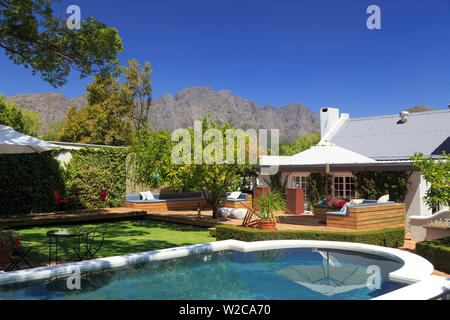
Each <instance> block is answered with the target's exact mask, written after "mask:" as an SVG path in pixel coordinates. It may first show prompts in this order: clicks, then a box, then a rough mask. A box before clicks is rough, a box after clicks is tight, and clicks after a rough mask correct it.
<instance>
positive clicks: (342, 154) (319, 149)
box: [283, 143, 376, 165]
mask: <svg viewBox="0 0 450 320" xmlns="http://www.w3.org/2000/svg"><path fill="white" fill-rule="evenodd" d="M283 162H284V163H283V164H286V165H308V164H326V163H328V164H352V163H374V162H376V161H375V160H373V159H371V158H368V157H366V156H363V155H361V154H359V153H356V152H353V151H350V150H347V149H344V148H341V147H338V146H336V145H334V144H332V143H324V144H321V145H318V146H316V147H312V148H310V149H308V150H306V151H303V152H301V153H299V154H296V155H293V156H292V157H290V158H289V159H285V160H284V161H283Z"/></svg>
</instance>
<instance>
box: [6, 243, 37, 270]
mask: <svg viewBox="0 0 450 320" xmlns="http://www.w3.org/2000/svg"><path fill="white" fill-rule="evenodd" d="M9 241H10V243H11V248H13V254H12V255H11V256H9V257H8V259H9V261H10V262H11V263H10V265H9V266H8V267H7V268H6V269H5V271H6V272H8V271H12V270H14V269H17V270H20V267H19V263H20V262H22V261H23V262H25V263H26V264H27V265H28V266H29V267H30V268H34V266H33V265H32V264H31V259H30V257H29V256H28V254H29V253H30V251H31V249H32V248H31V247H29V248H25V247H22V246H21V245H20V243H17V242H16V241H15V239H14V238H13V234H11V235H9Z"/></svg>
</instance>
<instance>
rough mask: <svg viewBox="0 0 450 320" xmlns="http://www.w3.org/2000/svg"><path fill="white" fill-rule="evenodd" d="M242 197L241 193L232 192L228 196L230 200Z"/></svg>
mask: <svg viewBox="0 0 450 320" xmlns="http://www.w3.org/2000/svg"><path fill="white" fill-rule="evenodd" d="M240 196H241V192H240V191H237V192H232V193H230V195H229V196H228V199H238V198H239V197H240Z"/></svg>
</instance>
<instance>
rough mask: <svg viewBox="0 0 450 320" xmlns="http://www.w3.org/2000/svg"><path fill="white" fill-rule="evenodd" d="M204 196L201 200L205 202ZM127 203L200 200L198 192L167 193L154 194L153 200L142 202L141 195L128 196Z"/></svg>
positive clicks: (143, 201)
mask: <svg viewBox="0 0 450 320" xmlns="http://www.w3.org/2000/svg"><path fill="white" fill-rule="evenodd" d="M204 199H205V197H204V196H203V195H201V196H200V200H204ZM125 200H126V201H127V202H132V203H164V202H175V201H196V200H198V193H197V192H183V193H167V194H154V195H153V199H152V200H148V199H146V200H141V196H140V194H127V195H126V197H125Z"/></svg>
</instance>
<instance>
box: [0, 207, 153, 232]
mask: <svg viewBox="0 0 450 320" xmlns="http://www.w3.org/2000/svg"><path fill="white" fill-rule="evenodd" d="M146 216H147V212H146V211H143V210H136V209H129V208H108V209H98V210H78V211H66V212H51V213H32V214H29V215H26V216H15V217H14V216H13V217H9V218H0V228H25V227H35V226H46V225H58V224H72V223H84V222H96V221H108V220H121V219H133V218H141V219H144V218H146Z"/></svg>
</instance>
